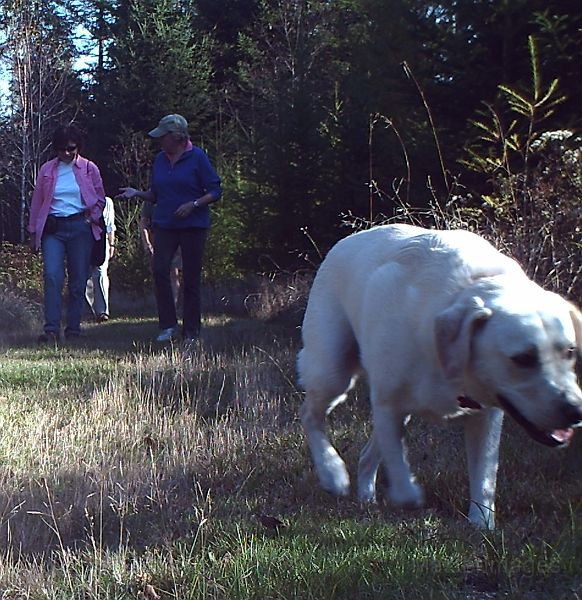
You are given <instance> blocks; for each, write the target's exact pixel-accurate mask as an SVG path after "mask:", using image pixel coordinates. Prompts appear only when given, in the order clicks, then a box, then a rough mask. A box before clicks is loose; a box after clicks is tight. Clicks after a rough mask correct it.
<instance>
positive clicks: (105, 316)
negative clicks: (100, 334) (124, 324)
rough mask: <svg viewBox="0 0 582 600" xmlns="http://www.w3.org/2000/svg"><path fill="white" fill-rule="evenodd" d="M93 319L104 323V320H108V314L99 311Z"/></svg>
mask: <svg viewBox="0 0 582 600" xmlns="http://www.w3.org/2000/svg"><path fill="white" fill-rule="evenodd" d="M95 320H96V321H97V323H105V321H109V315H108V314H107V313H101V314H99V315H97V317H96V318H95Z"/></svg>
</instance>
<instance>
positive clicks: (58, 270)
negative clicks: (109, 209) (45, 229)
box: [42, 216, 93, 334]
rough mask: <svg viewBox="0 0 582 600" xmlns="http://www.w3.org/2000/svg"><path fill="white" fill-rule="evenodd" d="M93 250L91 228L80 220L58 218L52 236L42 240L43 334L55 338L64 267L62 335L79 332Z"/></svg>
mask: <svg viewBox="0 0 582 600" xmlns="http://www.w3.org/2000/svg"><path fill="white" fill-rule="evenodd" d="M92 247H93V233H92V232H91V226H90V225H89V223H87V221H86V220H85V218H84V217H82V216H81V217H73V218H64V219H63V218H59V219H57V228H56V231H55V232H54V233H50V234H45V235H43V237H42V256H43V265H44V266H43V273H44V321H45V323H44V330H45V332H52V333H56V334H58V333H59V332H60V329H61V306H62V293H63V284H64V281H65V266H66V270H67V288H68V292H69V293H68V300H67V325H66V329H65V334H67V333H72V334H75V333H79V332H80V331H81V313H82V311H83V307H84V302H85V286H86V284H87V275H88V274H89V261H90V259H91V249H92Z"/></svg>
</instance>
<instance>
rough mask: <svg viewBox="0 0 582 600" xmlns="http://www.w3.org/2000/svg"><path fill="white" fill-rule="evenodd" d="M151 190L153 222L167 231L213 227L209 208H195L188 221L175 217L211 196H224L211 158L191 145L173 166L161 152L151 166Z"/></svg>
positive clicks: (200, 149)
mask: <svg viewBox="0 0 582 600" xmlns="http://www.w3.org/2000/svg"><path fill="white" fill-rule="evenodd" d="M151 189H152V191H153V193H154V195H155V197H156V204H155V207H154V211H153V216H152V223H153V225H154V226H157V227H162V228H165V229H182V228H186V227H201V228H208V227H210V210H209V208H208V206H201V207H199V208H195V209H194V210H193V212H192V213H191V214H190V215H189V216H188V217H186V218H185V219H180V218H178V217H176V215H175V212H176V209H177V208H178V207H179V206H180V205H182V204H184V202H192V201H194V200H197V199H198V198H201V197H202V196H204V195H205V194H208V193H210V194H211V195H212V196H213V198H214V199H215V200H218V199H219V198H220V196H221V195H222V188H221V187H220V177H219V176H218V174H217V173H216V171H215V170H214V167H213V166H212V164H211V163H210V160H209V159H208V156H207V155H206V153H205V152H204V150H202V148H199V147H198V146H192V148H191V149H188V150H186V151H185V152H184V153H183V154H182V156H180V158H179V159H178V160H177V161H176V163H175V164H174V165H172V164H171V163H170V161H169V159H168V157H167V155H166V153H165V152H160V153H159V154H158V155H157V156H156V158H155V159H154V164H153V167H152V186H151Z"/></svg>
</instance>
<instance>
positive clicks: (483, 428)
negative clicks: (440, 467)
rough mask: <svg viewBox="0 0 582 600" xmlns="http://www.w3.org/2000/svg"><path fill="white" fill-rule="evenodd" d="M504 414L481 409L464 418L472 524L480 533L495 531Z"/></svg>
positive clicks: (500, 411)
mask: <svg viewBox="0 0 582 600" xmlns="http://www.w3.org/2000/svg"><path fill="white" fill-rule="evenodd" d="M502 426H503V411H502V410H500V409H498V408H487V409H485V408H484V409H482V410H481V411H480V412H479V413H478V414H474V415H470V416H467V417H465V448H466V451H467V468H468V471H469V489H470V493H471V505H470V507H469V515H468V518H469V521H471V523H473V524H474V525H476V526H477V527H479V528H481V529H494V527H495V488H496V483H497V466H498V464H499V442H500V439H501V429H502Z"/></svg>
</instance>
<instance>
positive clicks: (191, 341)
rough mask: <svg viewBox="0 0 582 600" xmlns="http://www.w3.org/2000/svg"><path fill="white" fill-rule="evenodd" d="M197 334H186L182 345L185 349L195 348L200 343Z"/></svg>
mask: <svg viewBox="0 0 582 600" xmlns="http://www.w3.org/2000/svg"><path fill="white" fill-rule="evenodd" d="M198 341H199V339H198V336H197V335H185V336H184V338H183V339H182V347H183V348H184V350H193V349H194V348H195V347H196V346H197V345H198Z"/></svg>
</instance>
